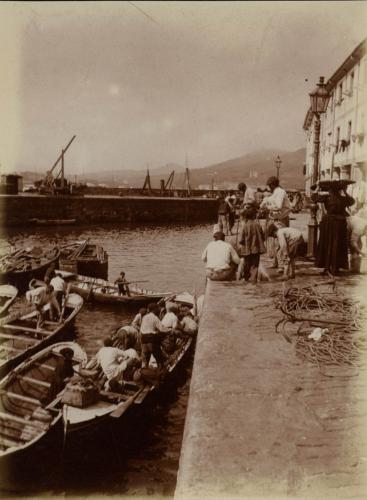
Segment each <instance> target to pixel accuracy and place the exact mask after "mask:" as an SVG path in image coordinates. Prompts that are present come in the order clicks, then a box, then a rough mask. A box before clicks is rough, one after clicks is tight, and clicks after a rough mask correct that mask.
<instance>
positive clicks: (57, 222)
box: [29, 218, 76, 226]
mask: <svg viewBox="0 0 367 500" xmlns="http://www.w3.org/2000/svg"><path fill="white" fill-rule="evenodd" d="M29 222H30V223H31V224H36V225H37V226H69V225H71V224H75V223H76V219H37V218H33V219H29Z"/></svg>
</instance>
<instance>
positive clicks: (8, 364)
mask: <svg viewBox="0 0 367 500" xmlns="http://www.w3.org/2000/svg"><path fill="white" fill-rule="evenodd" d="M82 305H83V299H82V298H81V297H80V296H79V295H77V294H74V293H71V294H69V296H68V298H67V301H66V305H65V310H64V315H63V321H62V322H61V323H60V322H57V321H45V322H44V325H43V326H42V328H39V329H37V328H36V327H37V316H38V313H37V311H36V310H35V308H34V306H29V307H28V309H26V310H24V309H22V310H21V311H14V312H12V313H10V314H9V315H8V316H6V317H5V318H2V319H1V320H0V376H4V375H6V373H8V372H9V370H10V369H12V368H14V367H15V366H17V365H18V364H19V363H21V362H22V361H24V360H25V359H26V358H27V357H29V356H31V355H33V354H35V353H36V352H38V351H40V350H41V349H43V348H45V347H47V346H48V345H50V344H52V343H54V342H56V341H57V340H59V339H60V338H61V337H62V335H63V333H64V331H65V330H66V328H67V327H68V326H69V325H70V324H71V322H72V321H73V320H74V319H75V317H76V315H77V314H78V313H79V311H80V309H81V308H82ZM48 307H49V305H47V306H45V310H47V308H48Z"/></svg>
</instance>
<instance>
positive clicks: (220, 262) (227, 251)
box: [201, 224, 240, 281]
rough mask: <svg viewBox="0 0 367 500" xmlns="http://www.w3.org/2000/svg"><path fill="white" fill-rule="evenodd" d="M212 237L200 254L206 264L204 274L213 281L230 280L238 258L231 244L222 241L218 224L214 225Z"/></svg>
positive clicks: (222, 235)
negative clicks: (212, 239)
mask: <svg viewBox="0 0 367 500" xmlns="http://www.w3.org/2000/svg"><path fill="white" fill-rule="evenodd" d="M213 238H214V241H211V242H210V243H209V244H208V245H207V247H206V248H205V250H204V252H203V254H202V256H201V259H202V260H203V261H204V262H205V264H206V276H207V277H208V278H209V279H210V280H213V281H229V280H232V279H233V278H234V275H235V270H236V268H237V266H238V264H239V263H240V258H239V257H238V254H237V252H236V250H235V249H234V248H233V246H232V245H230V244H229V243H227V242H226V241H224V239H225V236H224V233H223V232H222V231H221V230H220V227H219V226H218V224H216V225H215V226H214V229H213Z"/></svg>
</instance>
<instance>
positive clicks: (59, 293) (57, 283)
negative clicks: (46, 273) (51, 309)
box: [50, 273, 65, 306]
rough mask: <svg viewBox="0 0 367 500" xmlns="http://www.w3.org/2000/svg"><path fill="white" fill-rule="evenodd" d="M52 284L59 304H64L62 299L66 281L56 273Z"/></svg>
mask: <svg viewBox="0 0 367 500" xmlns="http://www.w3.org/2000/svg"><path fill="white" fill-rule="evenodd" d="M50 285H52V286H53V287H54V291H55V297H56V299H57V302H58V303H59V305H60V306H61V305H62V299H63V297H64V294H65V281H64V280H63V279H62V277H61V276H60V275H59V274H58V273H56V275H55V277H54V278H52V280H51V282H50Z"/></svg>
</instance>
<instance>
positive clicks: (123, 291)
mask: <svg viewBox="0 0 367 500" xmlns="http://www.w3.org/2000/svg"><path fill="white" fill-rule="evenodd" d="M115 285H117V288H118V291H119V295H127V296H128V297H130V289H129V286H128V282H127V280H126V278H125V273H124V271H121V273H120V276H119V277H118V278H117V279H116V280H115Z"/></svg>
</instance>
